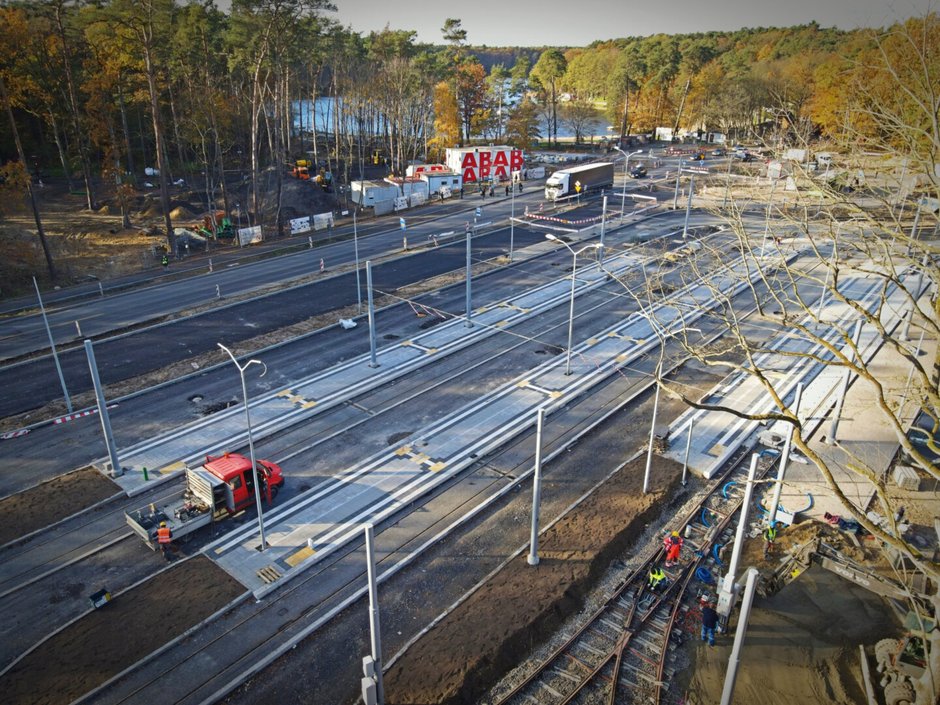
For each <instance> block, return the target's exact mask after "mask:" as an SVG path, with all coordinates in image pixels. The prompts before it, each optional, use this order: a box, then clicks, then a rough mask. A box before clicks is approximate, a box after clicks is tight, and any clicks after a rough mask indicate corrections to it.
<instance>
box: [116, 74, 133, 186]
mask: <svg viewBox="0 0 940 705" xmlns="http://www.w3.org/2000/svg"><path fill="white" fill-rule="evenodd" d="M118 106H119V107H120V108H121V129H123V130H124V149H126V150H127V170H128V171H129V172H130V173H131V179H134V180H136V173H137V172H136V170H135V169H134V155H133V153H132V151H131V131H130V130H129V129H128V127H127V107H126V106H125V105H124V86H123V84H121V82H118Z"/></svg>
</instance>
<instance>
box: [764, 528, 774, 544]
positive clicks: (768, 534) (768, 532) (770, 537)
mask: <svg viewBox="0 0 940 705" xmlns="http://www.w3.org/2000/svg"><path fill="white" fill-rule="evenodd" d="M764 538H765V539H767V541H768V542H770V543H773V542H774V539H775V538H777V530H776V529H775V528H774V527H772V526H768V527H767V528H766V529H764Z"/></svg>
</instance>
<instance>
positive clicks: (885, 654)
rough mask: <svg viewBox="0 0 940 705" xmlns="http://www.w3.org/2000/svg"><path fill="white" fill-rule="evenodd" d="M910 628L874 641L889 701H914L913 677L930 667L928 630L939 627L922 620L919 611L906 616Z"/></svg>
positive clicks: (893, 704)
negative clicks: (892, 636)
mask: <svg viewBox="0 0 940 705" xmlns="http://www.w3.org/2000/svg"><path fill="white" fill-rule="evenodd" d="M904 628H905V629H906V630H907V631H906V633H905V634H904V636H902V637H901V638H900V639H882V640H881V641H879V642H878V643H877V644H875V662H876V663H877V667H876V670H877V671H878V673H880V674H882V680H881V686H882V687H883V688H884V696H885V704H886V705H909V704H910V703H914V702H915V694H914V686H913V683H912V681H915V680H917V679H919V678H920V677H921V676H923V675H924V671H925V670H926V669H927V651H926V645H927V640H926V636H927V633H928V632H929V631H930V630H932V629H935V628H936V625H935V624H934V623H933V622H932V621H930V620H923V621H922V620H921V619H919V618H918V615H917V613H916V612H908V613H907V616H906V617H905V619H904Z"/></svg>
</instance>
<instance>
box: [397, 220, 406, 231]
mask: <svg viewBox="0 0 940 705" xmlns="http://www.w3.org/2000/svg"><path fill="white" fill-rule="evenodd" d="M398 226H399V227H400V228H401V229H402V230H405V229H406V226H405V219H404V218H399V219H398Z"/></svg>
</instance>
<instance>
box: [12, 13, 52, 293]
mask: <svg viewBox="0 0 940 705" xmlns="http://www.w3.org/2000/svg"><path fill="white" fill-rule="evenodd" d="M28 32H29V22H28V20H27V18H26V15H25V13H24V12H23V11H22V10H19V9H16V8H0V105H2V108H3V110H4V112H5V113H6V117H7V119H8V120H9V125H10V132H11V134H12V135H13V141H14V144H15V145H16V154H17V156H18V157H19V165H18V166H10V165H6V166H4V172H5V174H4V175H5V177H6V178H5V179H4V182H5V181H7V180H9V184H5V188H7V189H10V190H14V191H19V192H20V193H22V192H24V191H25V193H26V195H27V198H29V204H30V207H31V209H32V212H33V220H34V221H35V223H36V234H37V236H38V237H39V243H40V245H41V246H42V252H43V255H44V256H45V258H46V268H47V269H48V271H49V278H50V279H51V280H52V281H55V279H56V268H55V265H54V264H53V262H52V253H51V252H50V250H49V244H48V243H47V242H46V233H45V230H44V228H43V223H42V217H41V216H40V213H39V203H38V202H37V200H36V194H35V192H34V190H33V179H32V175H31V174H30V173H29V166H28V163H27V161H26V153H25V152H24V151H23V143H22V140H21V139H20V132H19V128H18V127H17V124H16V118H15V116H14V115H13V107H14V105H15V103H16V102H17V101H18V100H20V99H22V97H23V94H22V93H21V92H13V91H11V90H10V89H9V88H8V85H10V84H12V85H15V86H24V85H25V81H23V80H22V77H21V76H19V75H18V71H19V69H20V68H21V67H20V66H19V65H18V64H19V63H20V60H21V59H22V57H23V54H22V51H21V49H20V47H21V45H20V39H21V38H22V37H25V36H28Z"/></svg>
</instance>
